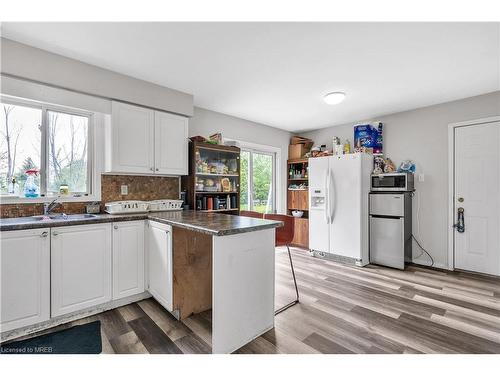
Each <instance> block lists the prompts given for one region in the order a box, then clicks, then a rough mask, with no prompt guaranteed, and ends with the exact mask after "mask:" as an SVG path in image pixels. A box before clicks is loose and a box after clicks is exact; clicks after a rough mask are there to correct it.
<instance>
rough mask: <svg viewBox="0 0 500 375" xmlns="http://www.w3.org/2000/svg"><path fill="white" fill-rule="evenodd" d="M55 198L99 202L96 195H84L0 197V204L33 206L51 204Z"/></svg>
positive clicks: (99, 198)
mask: <svg viewBox="0 0 500 375" xmlns="http://www.w3.org/2000/svg"><path fill="white" fill-rule="evenodd" d="M56 198H57V201H58V202H67V203H71V202H96V201H100V200H101V197H98V196H96V195H85V196H82V197H55V196H52V197H39V198H23V197H12V196H7V195H4V196H0V204H30V203H31V204H35V203H45V202H52V201H53V200H54V199H56Z"/></svg>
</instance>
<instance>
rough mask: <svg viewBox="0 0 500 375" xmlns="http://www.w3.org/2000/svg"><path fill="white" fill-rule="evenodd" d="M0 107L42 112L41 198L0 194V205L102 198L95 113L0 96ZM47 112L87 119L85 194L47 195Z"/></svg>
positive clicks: (96, 115)
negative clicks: (20, 107) (17, 107)
mask: <svg viewBox="0 0 500 375" xmlns="http://www.w3.org/2000/svg"><path fill="white" fill-rule="evenodd" d="M0 103H2V104H3V103H5V104H11V105H18V106H24V107H30V108H36V109H40V110H41V145H40V149H41V151H40V153H41V155H40V197H38V198H26V197H15V196H11V195H7V194H0V203H2V204H6V203H14V204H15V203H41V202H48V201H52V200H54V199H56V198H57V199H58V201H60V202H90V201H98V200H100V198H101V191H100V173H99V171H98V160H97V157H96V156H97V153H96V150H97V144H96V143H97V137H96V122H97V118H98V117H99V116H98V114H97V113H95V112H91V111H85V110H81V109H76V108H71V107H66V106H61V105H56V104H49V103H43V102H38V101H32V100H28V99H22V98H17V97H10V96H6V95H0ZM49 112H58V113H63V114H68V115H76V116H82V117H87V118H88V129H87V189H88V191H87V192H75V193H72V195H69V196H61V195H59V194H53V195H49V194H48V191H47V189H48V168H49V165H48V164H49V138H48V134H49V125H48V119H49Z"/></svg>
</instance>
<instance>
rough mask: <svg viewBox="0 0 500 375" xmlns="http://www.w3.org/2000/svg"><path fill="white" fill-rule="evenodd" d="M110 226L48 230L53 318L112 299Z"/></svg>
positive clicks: (93, 225) (94, 225)
mask: <svg viewBox="0 0 500 375" xmlns="http://www.w3.org/2000/svg"><path fill="white" fill-rule="evenodd" d="M111 226H112V224H89V225H75V226H68V227H61V228H53V229H52V230H51V232H52V236H51V242H52V244H51V250H52V254H51V281H52V283H51V292H52V298H51V307H52V309H51V316H52V317H56V316H60V315H64V314H67V313H71V312H74V311H78V310H82V309H85V308H89V307H92V306H95V305H98V304H101V303H105V302H108V301H110V300H111V282H112V280H111V247H112V245H111V240H112V238H111Z"/></svg>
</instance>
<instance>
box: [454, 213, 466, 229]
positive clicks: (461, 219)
mask: <svg viewBox="0 0 500 375" xmlns="http://www.w3.org/2000/svg"><path fill="white" fill-rule="evenodd" d="M464 213H465V210H464V208H463V207H458V210H457V222H456V223H455V224H453V227H454V228H457V232H458V233H463V232H465V215H464Z"/></svg>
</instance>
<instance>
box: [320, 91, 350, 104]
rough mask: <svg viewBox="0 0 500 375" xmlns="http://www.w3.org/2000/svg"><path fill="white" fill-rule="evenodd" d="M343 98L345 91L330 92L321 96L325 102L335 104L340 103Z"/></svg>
mask: <svg viewBox="0 0 500 375" xmlns="http://www.w3.org/2000/svg"><path fill="white" fill-rule="evenodd" d="M344 99H345V92H341V91H337V92H330V93H328V94H326V95H325V96H324V97H323V100H324V101H325V103H326V104H330V105H335V104H339V103H342V102H343V101H344Z"/></svg>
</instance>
